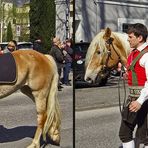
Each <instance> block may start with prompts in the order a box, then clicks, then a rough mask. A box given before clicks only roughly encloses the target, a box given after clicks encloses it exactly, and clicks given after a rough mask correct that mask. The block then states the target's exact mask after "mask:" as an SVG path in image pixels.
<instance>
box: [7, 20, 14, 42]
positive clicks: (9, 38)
mask: <svg viewBox="0 0 148 148" xmlns="http://www.w3.org/2000/svg"><path fill="white" fill-rule="evenodd" d="M12 39H13V33H12V27H11V22H9V23H8V26H7V38H6V41H7V42H9V41H10V40H12Z"/></svg>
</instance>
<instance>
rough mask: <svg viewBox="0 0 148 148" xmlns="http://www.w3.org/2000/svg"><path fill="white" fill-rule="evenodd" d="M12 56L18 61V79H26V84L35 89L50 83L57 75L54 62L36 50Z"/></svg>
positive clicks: (15, 52) (21, 51) (18, 52)
mask: <svg viewBox="0 0 148 148" xmlns="http://www.w3.org/2000/svg"><path fill="white" fill-rule="evenodd" d="M12 54H13V56H14V59H15V61H16V66H17V70H18V78H20V79H23V78H25V79H26V83H27V84H28V85H30V87H32V88H34V89H35V88H36V89H38V88H37V87H40V86H42V85H45V83H48V81H50V80H51V79H52V77H53V75H54V74H55V67H54V64H53V62H54V61H52V60H49V58H47V57H46V56H45V55H44V54H42V53H39V52H37V51H35V50H17V51H14V52H13V53H12ZM20 81H22V80H20ZM36 84H38V85H36ZM39 84H40V85H39Z"/></svg>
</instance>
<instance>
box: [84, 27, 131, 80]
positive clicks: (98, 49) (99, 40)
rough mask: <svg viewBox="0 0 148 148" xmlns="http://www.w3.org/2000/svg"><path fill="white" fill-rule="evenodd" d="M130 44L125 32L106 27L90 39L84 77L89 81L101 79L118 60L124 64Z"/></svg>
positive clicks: (115, 65)
mask: <svg viewBox="0 0 148 148" xmlns="http://www.w3.org/2000/svg"><path fill="white" fill-rule="evenodd" d="M129 52H130V45H129V42H128V36H127V34H126V33H119V32H112V31H111V29H110V28H106V29H105V30H102V31H101V32H100V33H98V34H97V35H96V36H95V38H94V39H93V40H92V42H91V44H90V46H89V48H88V51H87V54H86V59H85V68H86V71H85V77H84V79H85V80H86V81H88V82H90V83H93V82H95V81H96V80H99V79H102V78H103V77H105V75H106V74H107V73H108V72H109V71H110V70H112V69H115V68H116V67H117V65H118V63H119V62H121V63H122V65H126V62H127V56H128V54H129Z"/></svg>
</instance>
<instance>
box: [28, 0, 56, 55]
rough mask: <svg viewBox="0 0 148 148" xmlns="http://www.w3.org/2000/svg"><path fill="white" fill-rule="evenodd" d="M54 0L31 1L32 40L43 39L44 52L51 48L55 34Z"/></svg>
mask: <svg viewBox="0 0 148 148" xmlns="http://www.w3.org/2000/svg"><path fill="white" fill-rule="evenodd" d="M55 14H56V13H55V2H54V0H44V1H41V0H32V1H31V2H30V40H31V41H32V42H34V41H35V40H36V39H41V41H42V43H43V51H42V52H43V53H47V52H48V50H49V49H50V48H51V38H52V37H53V36H55Z"/></svg>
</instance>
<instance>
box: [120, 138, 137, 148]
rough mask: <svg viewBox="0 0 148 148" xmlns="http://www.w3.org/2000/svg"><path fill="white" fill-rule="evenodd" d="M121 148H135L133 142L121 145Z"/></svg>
mask: <svg viewBox="0 0 148 148" xmlns="http://www.w3.org/2000/svg"><path fill="white" fill-rule="evenodd" d="M123 148H135V143H134V140H132V141H129V142H126V143H123Z"/></svg>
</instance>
